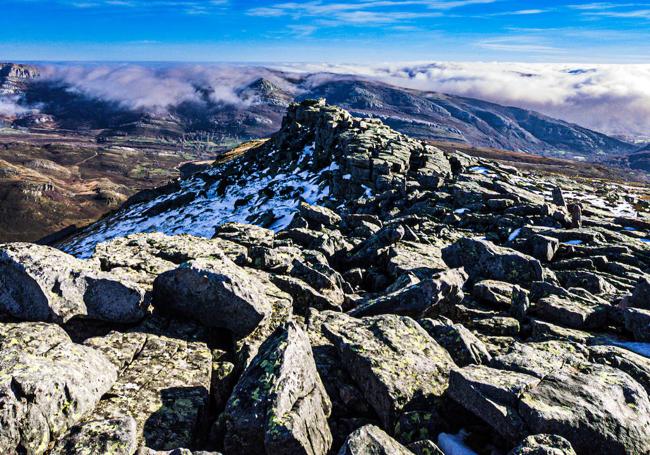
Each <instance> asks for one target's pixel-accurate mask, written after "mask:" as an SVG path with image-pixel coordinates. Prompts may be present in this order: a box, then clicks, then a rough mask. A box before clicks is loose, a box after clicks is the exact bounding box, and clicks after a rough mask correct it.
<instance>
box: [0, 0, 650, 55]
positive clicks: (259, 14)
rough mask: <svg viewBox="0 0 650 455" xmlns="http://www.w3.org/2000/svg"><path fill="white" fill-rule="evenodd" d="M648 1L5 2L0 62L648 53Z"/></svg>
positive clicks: (1, 3) (1, 0)
mask: <svg viewBox="0 0 650 455" xmlns="http://www.w3.org/2000/svg"><path fill="white" fill-rule="evenodd" d="M649 51H650V2H647V3H645V2H635V1H633V0H632V1H626V0H620V1H612V2H589V1H579V0H575V1H571V0H568V1H567V2H563V1H555V0H554V1H551V0H540V1H533V0H530V1H512V0H314V1H303V2H290V1H289V2H285V1H268V0H263V1H240V0H204V1H195V0H48V1H44V0H0V60H13V61H28V60H38V61H41V60H54V61H63V60H90V61H146V60H152V61H200V62H209V61H225V62H236V61H247V62H251V61H252V62H292V61H298V62H309V61H314V62H316V61H318V62H348V63H368V62H389V61H425V60H428V61H431V60H455V61H471V60H481V61H493V60H499V61H533V62H569V61H570V62H592V63H596V62H603V63H606V62H612V63H614V62H639V63H645V62H649V61H650V52H649Z"/></svg>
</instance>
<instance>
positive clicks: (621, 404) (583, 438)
mask: <svg viewBox="0 0 650 455" xmlns="http://www.w3.org/2000/svg"><path fill="white" fill-rule="evenodd" d="M519 414H520V415H521V416H522V418H523V419H524V420H525V421H526V424H527V426H528V428H530V431H531V432H532V433H552V434H558V435H560V436H562V437H564V438H566V439H567V440H568V441H569V442H571V445H572V446H573V448H574V449H575V450H576V452H578V453H591V454H603V455H605V454H607V455H618V454H620V455H623V454H629V453H648V452H649V451H650V401H648V394H647V393H646V391H645V390H644V389H643V387H641V386H640V385H639V384H638V383H637V382H636V381H634V380H633V379H632V378H631V377H630V376H629V375H627V374H626V373H624V372H622V371H620V370H617V369H615V368H611V367H609V366H606V365H596V364H583V365H580V366H575V367H574V366H570V367H565V368H563V369H562V370H560V371H557V372H555V373H552V374H550V375H548V376H546V377H545V378H544V379H543V380H542V381H541V382H539V383H538V384H537V385H536V386H535V387H533V388H531V389H530V390H527V391H526V392H525V393H524V394H523V395H521V396H520V402H519Z"/></svg>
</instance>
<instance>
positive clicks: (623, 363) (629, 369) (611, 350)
mask: <svg viewBox="0 0 650 455" xmlns="http://www.w3.org/2000/svg"><path fill="white" fill-rule="evenodd" d="M589 354H590V358H591V361H592V362H596V363H602V364H603V365H609V366H611V367H614V368H618V369H619V370H621V371H624V372H626V373H627V374H629V375H630V376H632V377H633V378H634V380H635V381H636V382H638V383H639V384H641V385H642V386H643V387H644V388H645V390H646V392H648V394H650V359H649V358H648V357H644V356H642V355H639V354H636V353H634V352H632V351H628V350H627V349H623V348H619V347H617V346H590V347H589Z"/></svg>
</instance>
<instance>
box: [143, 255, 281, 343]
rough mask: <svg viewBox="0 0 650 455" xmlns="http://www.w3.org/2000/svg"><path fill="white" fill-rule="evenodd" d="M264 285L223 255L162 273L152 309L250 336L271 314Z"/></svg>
mask: <svg viewBox="0 0 650 455" xmlns="http://www.w3.org/2000/svg"><path fill="white" fill-rule="evenodd" d="M263 289H264V285H263V284H262V283H260V282H259V280H257V279H256V278H255V277H254V276H252V275H251V274H249V273H247V272H246V270H244V269H242V268H241V267H239V266H237V265H236V264H235V263H234V262H232V261H231V260H230V259H228V258H227V257H226V256H225V255H221V256H220V257H216V256H215V257H213V258H211V259H197V260H194V261H190V262H187V263H185V264H182V265H181V266H180V267H178V268H176V269H174V270H170V271H169V272H165V273H163V274H161V275H159V276H158V278H156V281H155V282H154V287H153V303H154V306H156V307H157V308H160V309H162V310H165V311H167V312H170V313H171V312H173V313H175V314H179V315H182V316H185V317H190V318H192V319H195V320H197V321H198V322H200V323H201V324H204V325H205V326H208V327H218V328H224V329H227V330H229V331H230V332H231V333H233V334H234V335H235V336H236V337H238V338H242V337H245V336H246V335H249V334H250V333H251V332H252V331H253V330H255V328H256V327H257V326H258V325H259V324H260V323H261V322H262V320H263V319H264V318H265V317H266V316H267V315H268V314H269V313H270V312H271V303H270V302H269V301H268V299H267V298H266V296H265V294H264V291H263Z"/></svg>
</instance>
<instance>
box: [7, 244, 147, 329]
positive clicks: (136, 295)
mask: <svg viewBox="0 0 650 455" xmlns="http://www.w3.org/2000/svg"><path fill="white" fill-rule="evenodd" d="M148 306H149V303H148V299H147V298H146V295H145V291H144V290H143V289H142V288H141V287H140V286H138V285H137V284H135V283H132V282H129V281H119V280H118V279H117V277H115V276H114V275H112V274H110V273H106V272H102V271H100V270H99V267H98V266H97V264H96V263H95V262H92V261H84V260H80V259H77V258H75V257H73V256H70V255H69V254H66V253H63V252H61V251H59V250H57V249H55V248H50V247H47V246H42V245H34V244H28V243H11V244H4V245H0V311H2V312H4V313H7V314H9V315H11V316H13V317H14V318H17V319H19V320H24V321H43V322H57V323H60V322H67V321H68V320H70V319H72V318H74V317H83V318H87V319H95V320H100V321H107V322H117V323H133V322H138V321H140V320H141V319H142V318H143V317H144V316H145V314H146V311H147V307H148Z"/></svg>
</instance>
